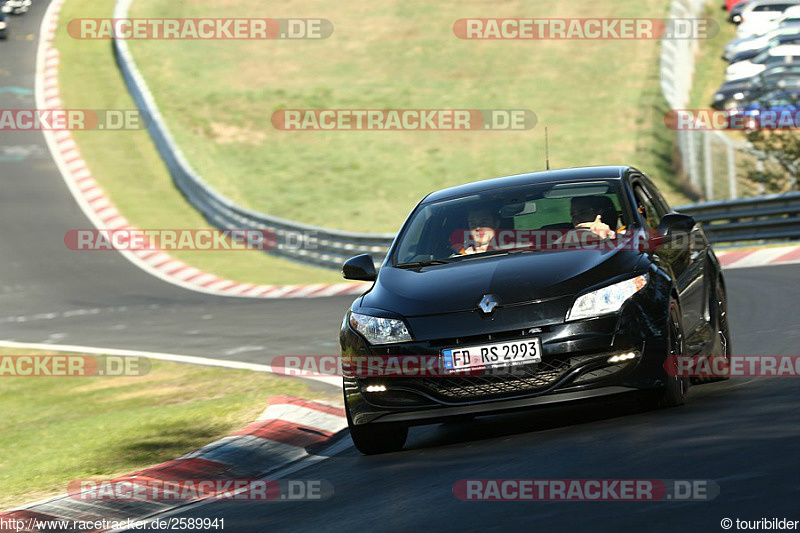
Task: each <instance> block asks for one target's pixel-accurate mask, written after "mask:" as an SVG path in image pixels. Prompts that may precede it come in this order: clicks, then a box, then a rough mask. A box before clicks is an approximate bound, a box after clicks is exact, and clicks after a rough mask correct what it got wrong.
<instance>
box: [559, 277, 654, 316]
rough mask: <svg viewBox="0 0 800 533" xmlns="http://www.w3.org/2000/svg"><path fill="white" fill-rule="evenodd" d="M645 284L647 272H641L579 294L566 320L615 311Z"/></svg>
mask: <svg viewBox="0 0 800 533" xmlns="http://www.w3.org/2000/svg"><path fill="white" fill-rule="evenodd" d="M646 285H647V274H642V275H641V276H636V277H635V278H631V279H626V280H625V281H620V282H619V283H615V284H613V285H609V286H608V287H603V288H602V289H597V290H596V291H592V292H589V293H587V294H584V295H583V296H579V297H578V299H577V300H575V303H574V304H572V308H571V309H570V310H569V312H568V313H567V320H579V319H581V318H592V317H596V316H600V315H607V314H609V313H616V312H617V311H619V310H620V308H621V307H622V304H624V303H625V302H626V301H628V299H629V298H630V297H631V296H633V295H634V294H636V293H637V292H639V291H640V290H642V289H644V287H645V286H646Z"/></svg>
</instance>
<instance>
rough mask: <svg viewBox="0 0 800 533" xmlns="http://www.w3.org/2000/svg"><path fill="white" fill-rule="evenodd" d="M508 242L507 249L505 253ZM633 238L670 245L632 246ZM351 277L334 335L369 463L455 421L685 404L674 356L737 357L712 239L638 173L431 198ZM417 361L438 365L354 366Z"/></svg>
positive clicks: (539, 177)
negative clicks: (633, 403) (603, 402)
mask: <svg viewBox="0 0 800 533" xmlns="http://www.w3.org/2000/svg"><path fill="white" fill-rule="evenodd" d="M487 228H489V229H487ZM504 232H505V233H506V234H507V235H510V236H511V237H509V239H507V240H508V241H509V242H510V243H511V246H500V245H499V244H498V243H499V241H502V239H503V235H504ZM526 232H527V233H529V234H533V233H536V232H538V233H537V235H541V234H547V235H548V237H547V242H548V243H550V241H551V240H552V241H553V242H554V243H558V241H559V240H560V241H561V242H562V243H564V242H567V241H568V240H569V239H570V238H573V237H576V236H577V237H578V238H582V237H583V236H587V235H589V233H591V235H590V237H591V239H594V241H592V242H595V243H596V244H597V243H600V244H605V245H606V246H600V247H599V248H593V247H592V246H582V247H580V249H571V248H568V247H559V246H552V247H550V246H542V247H540V246H533V245H530V244H531V242H533V241H530V242H529V241H524V240H523V241H519V242H517V243H516V244H520V242H521V243H522V245H521V246H519V247H517V246H515V242H514V238H515V237H514V235H516V236H517V237H516V238H518V239H519V235H521V234H524V233H526ZM595 232H597V233H595ZM637 232H639V233H646V234H647V235H651V236H653V237H652V240H653V241H654V242H656V243H660V244H661V246H642V247H639V246H638V245H637V246H628V245H625V246H623V245H622V243H623V242H625V241H624V239H625V238H627V236H631V235H634V234H637ZM498 235H499V237H498ZM550 235H555V238H553V239H551V237H550ZM489 236H491V238H490V239H489V241H493V240H496V241H498V242H495V243H494V244H495V245H497V246H495V247H491V246H489V244H487V242H489V241H487V237H489ZM591 239H589V240H591ZM587 242H588V241H587ZM669 243H673V244H674V243H679V244H677V245H669ZM506 244H508V242H506ZM342 271H343V275H344V277H345V278H346V279H354V280H362V281H374V284H373V285H372V287H371V288H370V289H369V290H368V291H367V292H366V293H365V294H363V295H362V296H360V297H359V298H358V299H356V300H355V302H353V304H352V306H351V307H350V309H349V311H348V312H347V314H346V315H345V317H344V320H343V322H342V328H341V332H340V337H339V341H340V347H341V357H342V365H343V374H344V398H345V407H346V412H347V420H348V423H349V426H350V434H351V436H352V438H353V441H354V443H355V445H356V447H357V448H358V449H359V450H360V451H361V452H363V453H366V454H372V453H382V452H387V451H393V450H399V449H401V448H402V447H403V445H404V444H405V439H406V436H407V433H408V426H411V425H418V424H428V423H434V422H439V421H442V420H445V419H449V418H451V417H466V418H469V417H472V416H477V415H485V414H493V413H498V412H503V411H510V410H516V409H524V408H530V407H534V406H537V405H543V404H548V403H553V402H562V401H570V400H578V399H584V398H592V397H598V396H604V395H609V394H617V393H621V392H631V391H639V394H640V395H641V397H642V398H643V399H645V400H647V401H652V402H653V403H654V404H658V405H663V406H673V405H679V404H682V403H684V399H685V397H686V394H687V390H688V386H689V380H688V379H687V378H685V377H678V375H679V373H678V372H673V373H670V372H668V371H667V370H666V367H665V365H667V358H668V356H669V355H680V354H687V355H698V356H699V357H705V356H708V355H717V356H726V355H727V354H728V353H729V352H730V340H729V334H728V325H727V320H726V299H725V282H724V279H723V275H722V271H721V270H720V264H719V262H718V261H717V258H716V257H715V255H714V252H713V251H712V250H711V248H710V247H709V244H708V241H707V239H706V237H705V235H704V233H703V231H702V229H700V228H699V227H698V226H697V225H696V224H695V221H694V219H693V218H692V217H690V216H688V215H684V214H679V213H675V212H672V210H671V209H670V207H669V206H668V204H667V202H666V201H665V200H664V198H663V197H662V196H661V194H659V192H658V190H657V189H656V187H655V186H654V185H653V183H652V182H651V180H650V179H648V177H647V176H645V175H644V174H643V173H642V172H640V171H638V170H636V169H635V168H632V167H587V168H575V169H563V170H552V171H545V172H537V173H532V174H522V175H516V176H509V177H503V178H496V179H490V180H485V181H479V182H475V183H470V184H466V185H461V186H458V187H453V188H449V189H445V190H441V191H438V192H434V193H432V194H429V195H428V196H427V197H425V198H424V199H423V200H422V201H421V202H420V203H419V204H418V205H417V206H416V208H415V209H414V210H413V211H412V213H411V214H410V215H409V217H408V219H407V220H406V222H405V223H404V225H403V227H402V229H401V231H400V233H399V234H398V236H397V237H396V239H395V241H394V243H393V244H392V246H391V247H390V250H389V252H388V255H387V257H386V259H385V260H384V262H383V264H382V266H381V268H380V272H379V273H377V274H376V270H375V265H374V263H373V260H372V258H371V257H370V256H369V255H361V256H357V257H354V258H352V259H350V260H348V261H347V262H345V264H344V266H343V268H342ZM415 357H421V358H424V357H427V358H429V359H433V360H435V361H437V362H438V363H439V364H438V373H433V374H429V373H427V372H419V371H418V370H417V371H414V370H413V369H412V371H409V372H406V371H405V370H404V371H403V372H400V373H399V374H397V373H395V374H393V375H390V374H391V373H389V372H387V373H386V374H385V375H383V374H380V373H370V372H361V371H360V369H361V368H362V367H361V366H360V363H359V365H356V364H355V363H354V362H356V361H363V360H364V359H368V360H369V359H370V358H373V359H374V358H377V359H381V358H382V360H384V361H387V360H391V359H393V358H394V359H401V358H415ZM509 357H510V359H509ZM673 359H674V358H673ZM420 366H422V364H420ZM355 368H358V371H354V370H353V369H355Z"/></svg>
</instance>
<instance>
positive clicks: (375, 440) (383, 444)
mask: <svg viewBox="0 0 800 533" xmlns="http://www.w3.org/2000/svg"><path fill="white" fill-rule="evenodd" d="M345 412H346V413H347V425H348V427H349V428H350V438H351V439H353V444H355V446H356V449H358V451H360V452H361V453H363V454H364V455H377V454H381V453H390V452H397V451H400V450H402V449H403V446H404V445H405V443H406V438H407V437H408V427H407V426H401V425H396V424H364V425H360V426H357V425H355V424H353V419H352V418H351V417H350V410H349V409H347V407H346V406H345Z"/></svg>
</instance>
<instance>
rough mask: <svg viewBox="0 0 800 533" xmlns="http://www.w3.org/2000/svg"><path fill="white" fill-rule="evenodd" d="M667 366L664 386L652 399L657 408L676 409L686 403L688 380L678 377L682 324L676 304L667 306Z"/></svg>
mask: <svg viewBox="0 0 800 533" xmlns="http://www.w3.org/2000/svg"><path fill="white" fill-rule="evenodd" d="M667 349H668V352H667V358H666V361H667V364H669V365H670V366H671V368H670V369H669V370H668V371H667V379H666V384H665V386H664V388H663V389H661V390H660V391H659V392H658V393H657V394H656V395H655V396H654V397H653V400H654V403H655V405H656V406H657V407H676V406H678V405H683V404H684V403H686V396H687V394H688V393H689V382H690V380H689V378H688V377H682V376H678V375H677V373H678V357H679V356H681V355H685V354H684V337H683V322H682V320H681V314H680V310H679V308H678V302H676V301H675V300H673V301H671V302H670V304H669V315H668V322H667Z"/></svg>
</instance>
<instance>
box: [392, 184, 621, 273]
mask: <svg viewBox="0 0 800 533" xmlns="http://www.w3.org/2000/svg"><path fill="white" fill-rule="evenodd" d="M625 205H626V204H625V202H623V201H621V200H620V196H619V182H618V181H616V180H598V181H592V182H585V181H582V182H561V183H542V184H535V185H526V186H522V187H511V188H506V189H494V190H489V191H485V192H480V193H477V194H472V195H468V196H462V197H457V198H447V199H443V200H438V201H431V202H429V203H423V204H421V205H420V206H419V207H418V208H417V209H416V210H415V212H414V213H413V215H412V217H411V219H410V220H409V221H408V223H407V224H406V226H405V229H404V231H403V233H402V235H400V238H399V240H398V244H397V248H396V251H395V254H394V265H395V266H404V265H425V264H431V263H433V264H436V263H442V262H451V261H457V260H461V259H465V258H469V257H475V256H487V255H496V254H498V253H511V252H513V251H515V250H516V251H521V250H531V249H533V248H532V246H531V240H528V239H520V238H519V235H522V234H526V233H527V234H528V236H529V237H530V232H532V231H539V230H540V231H539V235H543V234H547V232H550V233H553V234H555V235H556V236H558V234H559V233H560V234H563V235H566V234H567V233H568V232H577V231H578V230H587V231H596V230H597V227H596V226H594V227H593V228H589V226H590V225H591V224H596V223H598V222H599V223H600V224H602V225H605V226H607V227H608V230H610V231H612V232H618V231H620V230H621V229H623V227H625V226H627V225H628V223H629V220H630V219H631V216H630V213H629V212H628V210H627V208H625V207H623V206H625ZM598 217H599V221H598ZM601 228H602V229H605V227H604V226H601ZM546 237H547V238H550V237H551V235H549V234H547V235H546ZM598 238H608V234H607V233H604V232H599V233H598Z"/></svg>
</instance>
